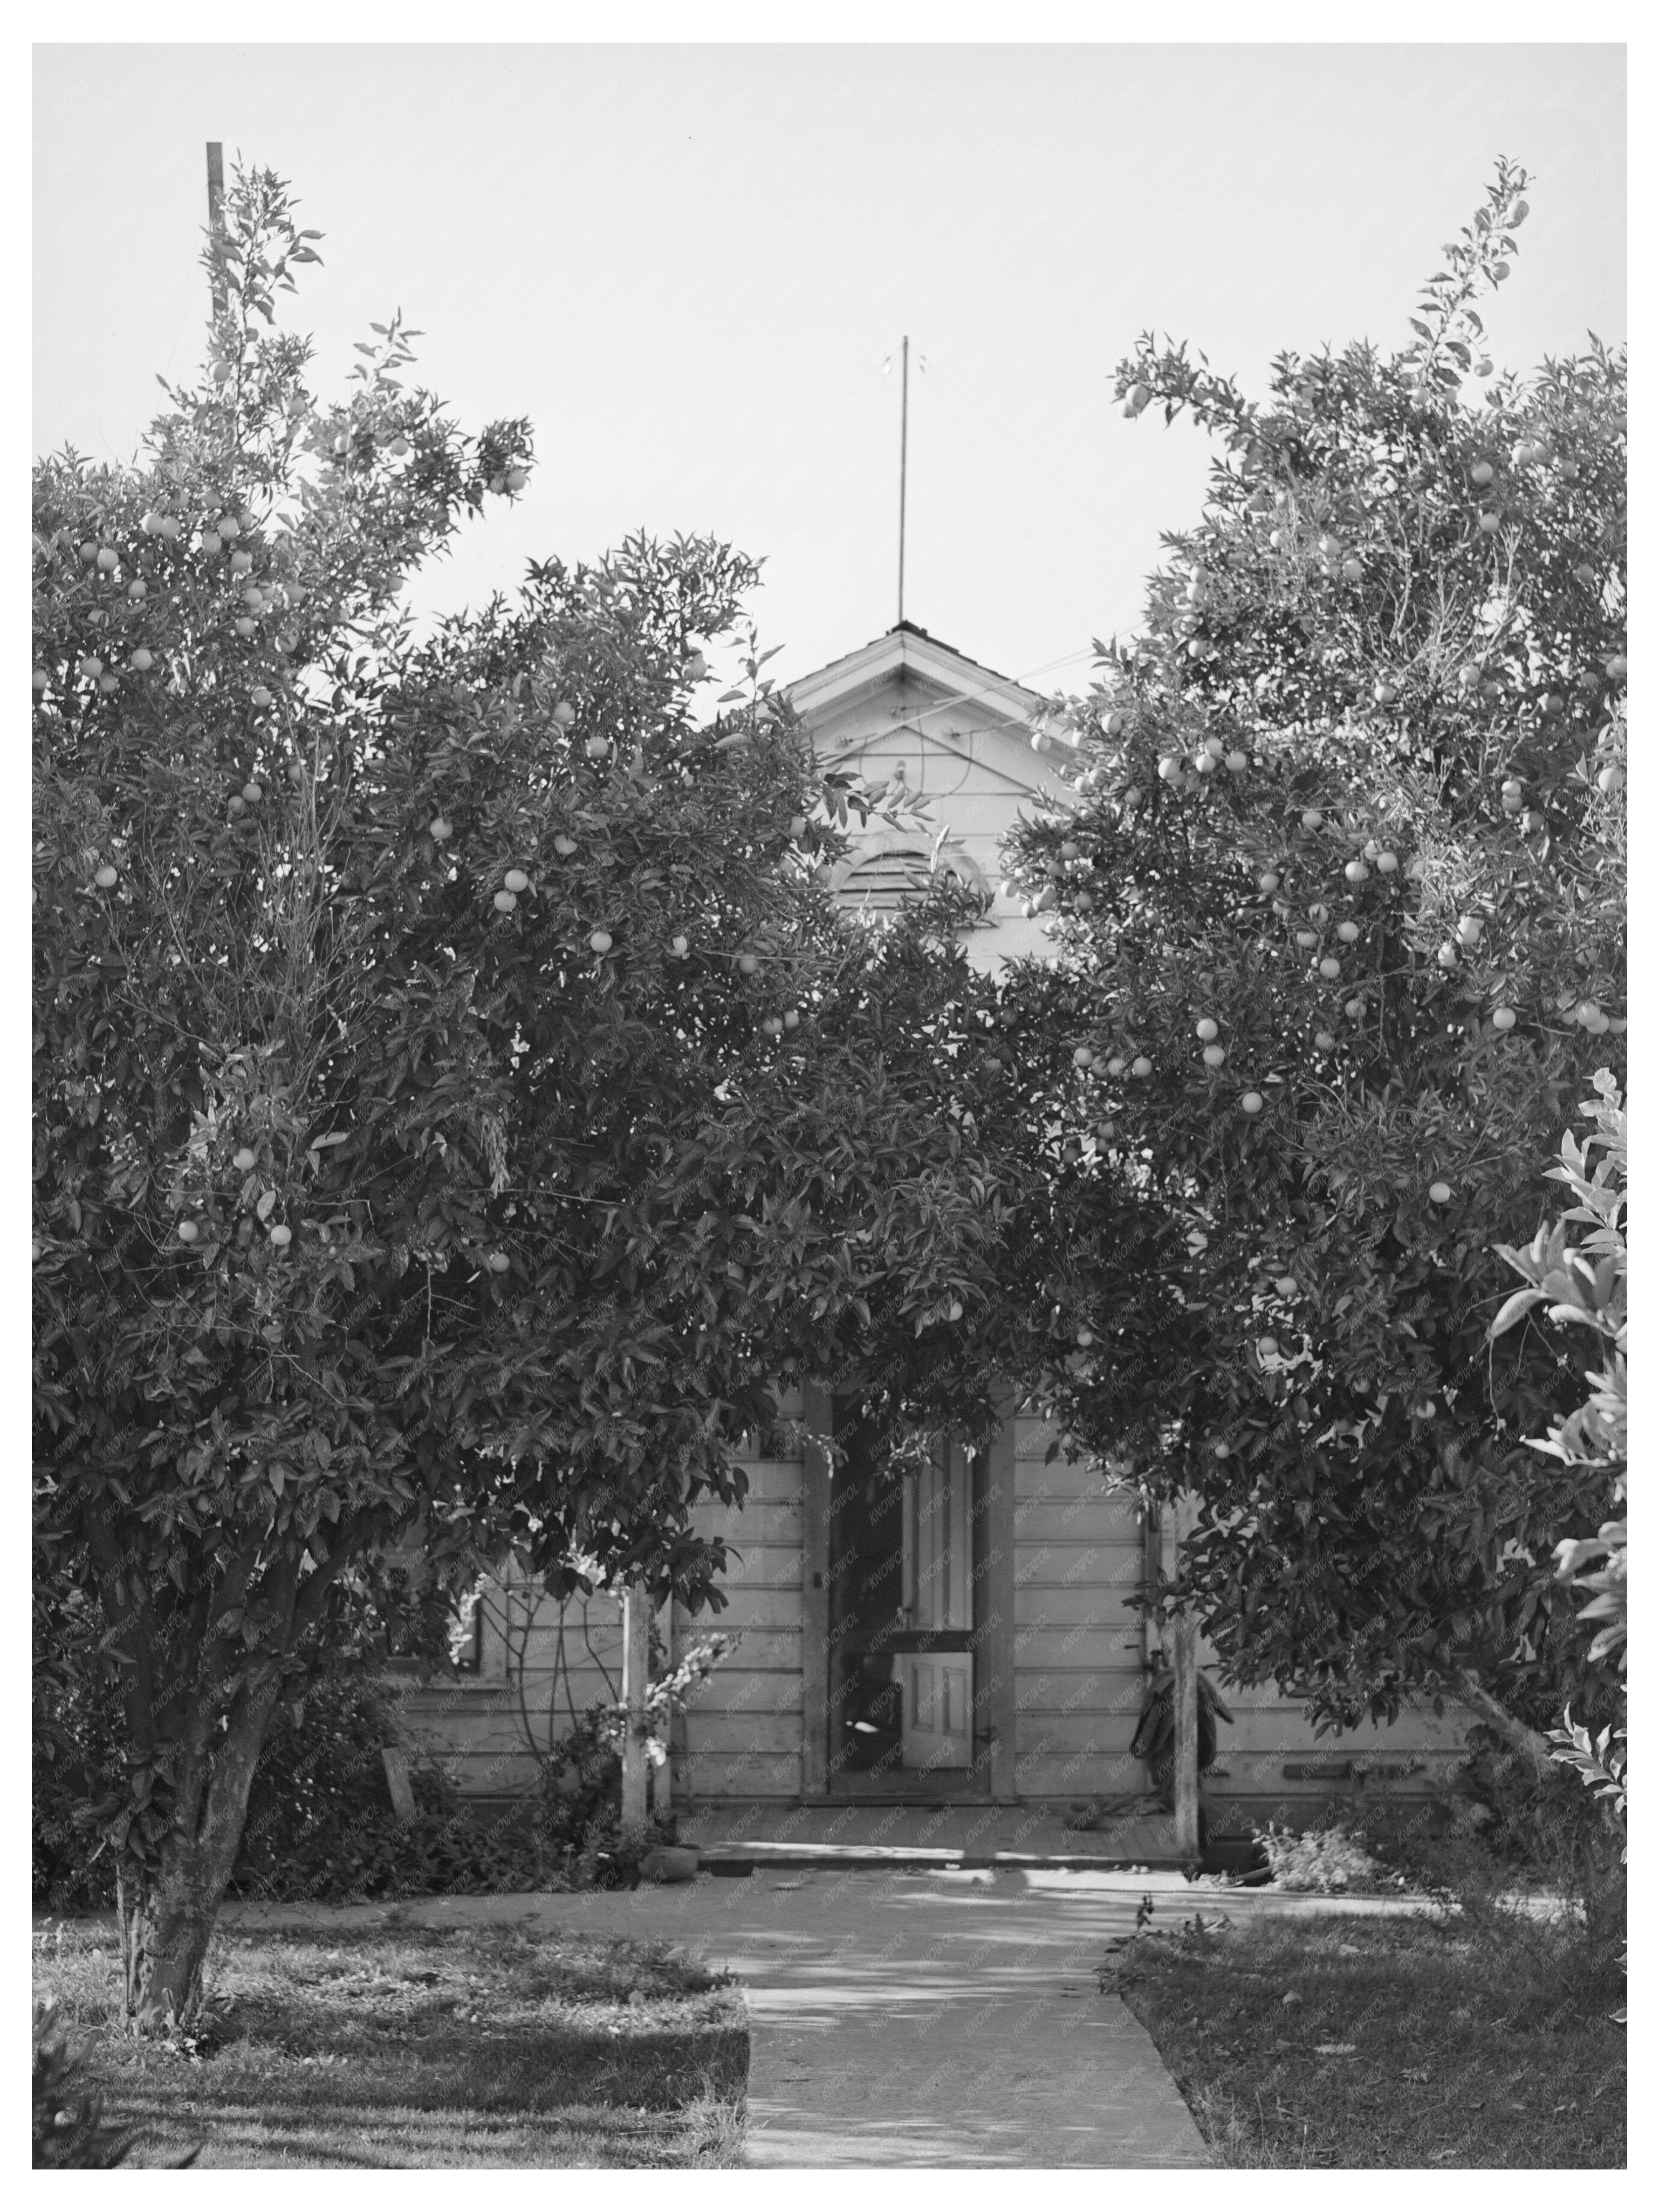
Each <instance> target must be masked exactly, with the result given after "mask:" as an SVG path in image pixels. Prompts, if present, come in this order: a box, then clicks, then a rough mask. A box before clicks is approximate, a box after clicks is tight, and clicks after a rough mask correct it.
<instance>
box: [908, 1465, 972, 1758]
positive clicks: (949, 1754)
mask: <svg viewBox="0 0 1659 2212" xmlns="http://www.w3.org/2000/svg"><path fill="white" fill-rule="evenodd" d="M972 1541H973V1532H972V1527H971V1522H970V1519H969V1469H968V1462H967V1460H966V1458H965V1457H964V1455H963V1451H962V1449H961V1447H960V1445H958V1444H957V1443H956V1442H955V1441H954V1440H952V1441H951V1443H950V1444H949V1445H948V1446H946V1447H945V1448H943V1449H941V1451H940V1453H939V1455H938V1456H937V1457H935V1458H934V1459H933V1460H930V1461H929V1462H927V1463H926V1464H925V1465H924V1466H922V1467H921V1468H918V1469H916V1470H915V1471H914V1472H913V1473H910V1474H906V1475H905V1477H904V1554H903V1585H904V1606H903V1613H904V1620H905V1625H906V1626H907V1627H908V1628H909V1629H911V1630H913V1631H916V1632H924V1633H925V1632H928V1631H933V1630H957V1631H961V1630H965V1629H970V1628H971V1627H972V1626H973V1612H972V1601H973V1580H972V1558H971V1553H972ZM902 1685H903V1692H904V1695H903V1713H902V1723H901V1731H902V1744H901V1756H902V1761H903V1764H904V1765H905V1766H907V1767H911V1768H915V1767H929V1768H936V1767H955V1766H969V1765H972V1763H973V1755H974V1725H973V1702H974V1659H973V1654H972V1653H971V1652H969V1651H948V1652H946V1651H911V1652H906V1653H905V1654H904V1656H903V1661H902Z"/></svg>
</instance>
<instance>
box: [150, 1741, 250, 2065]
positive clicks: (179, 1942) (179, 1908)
mask: <svg viewBox="0 0 1659 2212" xmlns="http://www.w3.org/2000/svg"><path fill="white" fill-rule="evenodd" d="M269 1718H270V1705H269V1704H266V1705H264V1706H263V1707H262V1708H261V1709H260V1710H259V1711H258V1713H257V1714H254V1715H249V1716H246V1717H243V1718H241V1719H240V1721H239V1722H238V1723H236V1724H235V1725H234V1726H233V1728H232V1729H230V1730H229V1731H228V1732H227V1733H226V1734H225V1735H222V1736H221V1737H220V1739H219V1741H218V1742H217V1743H216V1746H215V1747H214V1749H213V1752H212V1753H211V1758H212V1766H211V1770H210V1773H209V1776H208V1778H207V1781H206V1783H205V1784H204V1787H203V1789H202V1791H201V1794H200V1803H201V1807H202V1812H201V1817H200V1820H199V1822H198V1823H197V1831H196V1832H195V1833H194V1834H193V1835H192V1834H190V1833H188V1832H185V1830H184V1829H183V1828H182V1827H181V1826H172V1827H169V1828H168V1829H167V1831H166V1832H165V1833H164V1834H163V1835H162V1836H161V1838H160V1839H159V1841H158V1843H157V1844H156V1846H155V1851H154V1856H153V1858H152V1859H151V1861H150V1863H148V1864H147V1863H145V1862H144V1860H143V1858H141V1857H139V1855H138V1854H137V1852H135V1851H132V1850H128V1851H125V1852H124V1853H123V1855H122V1857H121V1859H120V1861H119V1862H118V1871H117V1877H116V1903H117V1910H118V1913H119V1915H120V1921H121V1965H122V1970H123V1978H124V1984H125V1990H124V1996H125V2017H126V2022H127V2026H128V2027H129V2028H131V2030H132V2031H133V2032H134V2033H138V2034H147V2033H154V2032H155V2031H158V2030H166V2029H168V2028H173V2027H188V2026H189V2024H190V2022H191V2020H192V2019H193V2017H194V2016H195V2014H196V2011H197V2008H198V2007H199V2005H200V2003H201V2001H202V1969H203V1966H204V1964H205V1962H206V1959H207V1951H208V1944H209V1942H210V1940H211V1938H212V1936H213V1929H214V1924H215V1922H216V1919H217V1917H218V1912H219V1906H220V1904H221V1902H222V1899H223V1897H224V1893H225V1891H226V1889H227V1887H228V1885H229V1882H230V1877H231V1875H232V1874H233V1873H234V1870H235V1866H236V1859H237V1854H238V1853H239V1852H240V1850H241V1847H242V1832H243V1829H244V1827H245V1826H246V1821H247V1800H248V1791H249V1789H250V1788H251V1786H252V1781H253V1770H254V1767H255V1765H257V1763H258V1757H259V1752H260V1747H261V1746H262V1745H263V1744H264V1737H265V1730H266V1726H267V1723H268V1722H269ZM179 1794H180V1796H181V1797H182V1798H184V1799H185V1802H189V1799H190V1796H191V1793H190V1792H188V1791H181V1792H180V1793H179Z"/></svg>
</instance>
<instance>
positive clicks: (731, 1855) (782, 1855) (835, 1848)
mask: <svg viewBox="0 0 1659 2212" xmlns="http://www.w3.org/2000/svg"><path fill="white" fill-rule="evenodd" d="M1065 1810H1066V1808H1065V1807H1064V1806H1063V1805H1043V1804H1031V1805H986V1804H954V1805H951V1804H944V1805H890V1804H887V1805H884V1804H870V1805H860V1804H858V1803H856V1802H853V1803H848V1802H836V1803H832V1804H826V1805H798V1804H789V1803H785V1802H777V1803H772V1804H768V1803H766V1802H756V1801H755V1800H752V1799H750V1800H747V1801H744V1802H736V1801H727V1802H702V1803H699V1804H696V1805H695V1806H691V1807H677V1808H676V1811H677V1812H678V1820H679V1836H680V1841H681V1842H682V1843H683V1844H690V1845H693V1846H694V1847H695V1848H696V1850H698V1851H699V1852H700V1853H701V1854H702V1858H703V1862H704V1863H705V1864H708V1865H714V1864H718V1863H720V1861H722V1860H726V1861H741V1860H744V1859H749V1860H750V1861H752V1862H753V1863H756V1864H776V1863H786V1864H787V1863H796V1864H811V1863H814V1862H816V1863H818V1864H821V1865H822V1864H829V1865H837V1864H840V1865H848V1864H858V1863H864V1864H866V1865H867V1864H871V1863H876V1864H879V1863H884V1862H894V1863H899V1864H909V1865H913V1866H929V1865H931V1866H940V1867H951V1866H962V1865H968V1866H1054V1865H1060V1866H1073V1867H1096V1866H1117V1867H1121V1866H1152V1865H1160V1864H1161V1865H1164V1866H1173V1865H1176V1864H1177V1863H1179V1860H1180V1854H1179V1852H1178V1851H1177V1850H1176V1840H1175V1820H1174V1818H1173V1816H1172V1815H1171V1814H1167V1813H1162V1814H1159V1813H1154V1814H1143V1815H1141V1816H1139V1817H1138V1818H1126V1819H1122V1820H1115V1821H1114V1822H1112V1823H1111V1824H1110V1825H1109V1826H1105V1827H1103V1828H1097V1829H1085V1830H1078V1829H1073V1828H1068V1827H1066V1825H1065V1818H1064V1816H1065Z"/></svg>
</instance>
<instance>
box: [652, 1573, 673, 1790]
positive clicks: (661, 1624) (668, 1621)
mask: <svg viewBox="0 0 1659 2212" xmlns="http://www.w3.org/2000/svg"><path fill="white" fill-rule="evenodd" d="M657 1633H658V1635H659V1636H660V1637H661V1638H662V1664H663V1672H664V1673H665V1674H672V1673H673V1671H674V1658H675V1651H674V1601H673V1599H672V1598H670V1599H669V1601H668V1602H667V1603H666V1604H665V1606H664V1607H663V1608H662V1611H661V1612H660V1613H659V1614H658V1615H657ZM663 1727H664V1729H665V1732H666V1733H665V1737H664V1743H663V1748H664V1750H665V1753H667V1756H666V1757H665V1759H664V1760H663V1763H662V1765H660V1766H659V1767H657V1768H656V1769H655V1770H654V1771H653V1775H652V1778H651V1809H652V1811H653V1813H659V1814H667V1813H668V1811H669V1810H670V1808H671V1806H672V1805H673V1802H674V1716H673V1715H672V1713H666V1714H665V1715H664V1717H663Z"/></svg>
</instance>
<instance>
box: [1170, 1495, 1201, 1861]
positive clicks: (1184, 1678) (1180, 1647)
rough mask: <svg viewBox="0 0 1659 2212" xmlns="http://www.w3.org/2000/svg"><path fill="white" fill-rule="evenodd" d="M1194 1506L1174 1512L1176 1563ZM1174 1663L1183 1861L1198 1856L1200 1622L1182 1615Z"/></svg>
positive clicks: (1180, 1505)
mask: <svg viewBox="0 0 1659 2212" xmlns="http://www.w3.org/2000/svg"><path fill="white" fill-rule="evenodd" d="M1195 1517H1196V1516H1195V1511H1194V1502H1193V1500H1191V1499H1190V1498H1179V1499H1178V1500H1177V1501H1176V1510H1175V1535H1176V1554H1177V1561H1178V1559H1179V1550H1180V1546H1181V1543H1182V1540H1183V1539H1184V1538H1185V1537H1186V1536H1188V1534H1190V1533H1191V1530H1192V1528H1193V1524H1194V1519H1195ZM1170 1645H1171V1656H1172V1657H1173V1660H1174V1663H1175V1829H1176V1851H1177V1852H1178V1853H1179V1854H1180V1856H1181V1857H1182V1858H1183V1859H1195V1858H1196V1857H1198V1620H1197V1617H1196V1615H1195V1614H1193V1613H1183V1614H1182V1616H1181V1618H1180V1619H1179V1620H1176V1621H1175V1622H1173V1623H1172V1624H1171V1635H1170Z"/></svg>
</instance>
